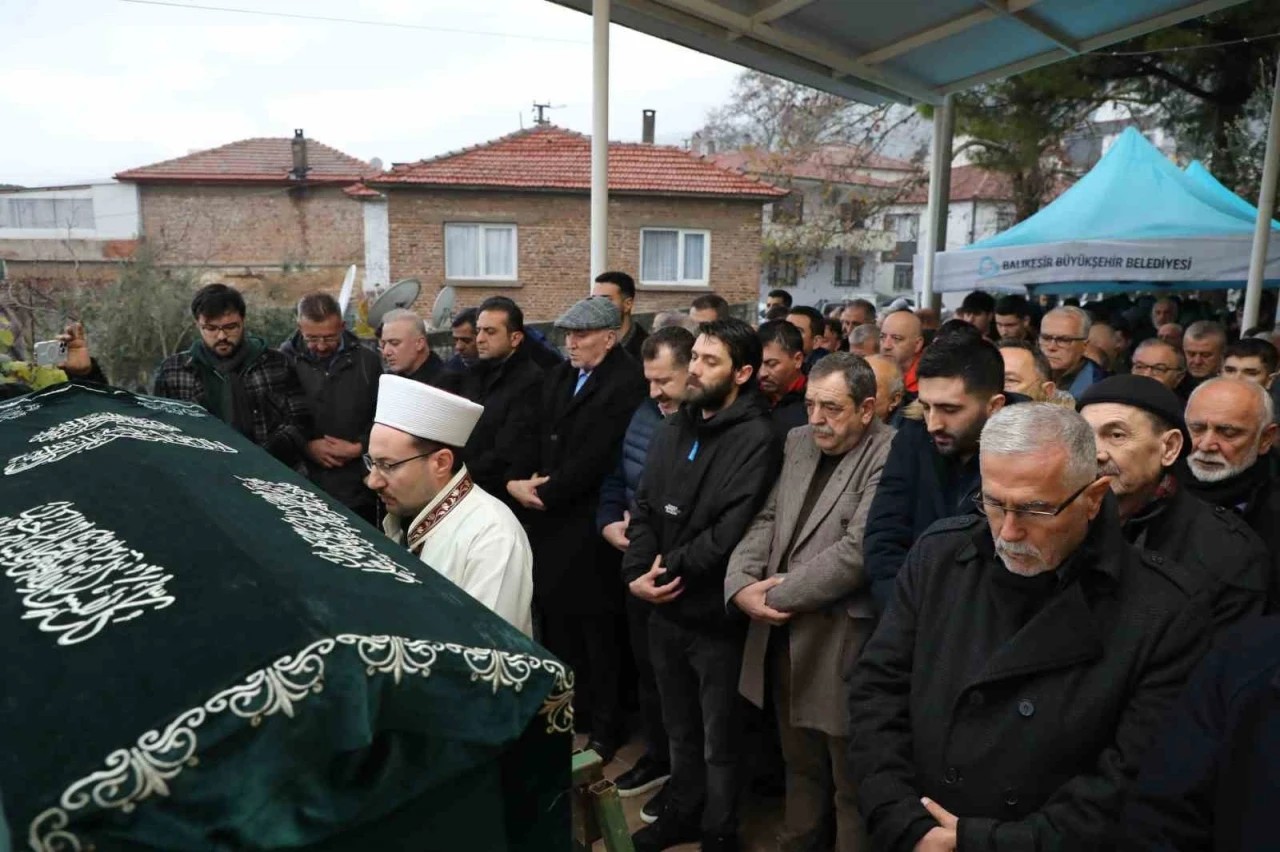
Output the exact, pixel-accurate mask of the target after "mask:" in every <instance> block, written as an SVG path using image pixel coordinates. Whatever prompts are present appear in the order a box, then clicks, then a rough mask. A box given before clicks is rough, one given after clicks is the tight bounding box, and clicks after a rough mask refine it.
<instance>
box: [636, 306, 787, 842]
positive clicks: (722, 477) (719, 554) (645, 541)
mask: <svg viewBox="0 0 1280 852" xmlns="http://www.w3.org/2000/svg"><path fill="white" fill-rule="evenodd" d="M760 359H761V345H760V340H759V338H758V337H757V336H756V331H755V329H753V328H752V327H751V326H749V325H747V324H746V323H745V322H742V321H741V320H737V319H727V320H717V321H715V322H708V323H703V324H702V326H701V327H700V329H699V334H698V338H697V340H696V342H695V343H694V345H693V356H692V360H691V361H690V363H689V386H688V390H687V392H686V395H685V403H684V405H682V406H681V408H680V410H679V411H678V412H676V413H675V414H673V415H671V417H670V418H669V419H668V420H667V422H666V423H665V424H664V425H663V427H662V428H661V429H660V430H659V431H658V434H657V435H656V436H655V438H654V440H653V444H652V445H651V446H650V448H649V455H648V458H647V459H646V461H645V468H644V476H643V478H642V479H641V481H640V487H639V489H638V490H637V492H636V498H635V511H634V513H633V514H632V517H631V525H630V526H629V527H628V528H627V538H628V539H629V540H630V544H629V545H628V547H627V551H626V554H625V555H624V556H623V564H622V570H623V576H624V577H625V579H626V580H627V582H628V583H629V584H630V590H631V594H633V595H635V596H636V597H638V598H640V599H641V600H643V601H646V602H648V603H650V604H652V605H653V607H654V610H653V615H652V616H651V617H650V620H649V650H650V653H651V655H652V659H653V669H654V674H655V676H656V678H657V683H658V694H659V695H660V697H661V701H662V718H663V721H664V723H665V724H666V728H667V738H668V740H669V742H670V752H671V779H670V780H669V781H667V783H666V786H665V787H664V788H663V790H662V793H660V794H659V795H661V796H663V797H664V803H663V805H662V808H661V811H660V812H659V815H658V820H657V822H656V823H654V824H653V825H651V826H648V827H647V828H643V829H641V830H640V831H638V832H637V833H636V834H635V836H634V838H633V841H634V843H635V848H636V850H637V852H657V850H661V849H666V848H668V847H670V846H675V845H677V844H680V843H690V842H697V841H699V840H700V841H701V842H702V848H703V849H704V850H706V851H707V852H736V850H737V849H738V838H737V833H738V803H739V792H740V789H739V788H740V785H741V783H742V780H743V778H742V776H743V767H742V763H743V761H742V759H743V743H742V730H741V726H742V721H743V719H742V710H743V707H742V704H741V702H742V699H741V697H740V696H739V695H738V671H739V669H740V667H741V665H742V647H743V637H744V633H745V624H743V620H742V618H741V616H740V615H737V614H736V613H730V612H727V611H726V609H725V604H724V581H725V572H726V569H727V567H728V563H729V556H730V554H731V553H732V552H733V548H734V546H735V545H736V544H737V543H738V542H739V541H740V540H741V539H742V536H743V534H744V533H745V532H746V530H747V527H748V525H749V524H750V523H751V520H752V518H754V517H755V514H756V511H757V510H758V509H759V508H760V506H761V504H762V503H763V502H764V500H765V497H766V496H767V495H768V493H769V489H770V488H771V487H772V485H773V483H774V481H775V480H776V479H777V476H778V471H779V468H780V467H781V463H782V446H781V442H780V441H779V440H778V437H777V434H776V432H775V431H774V428H773V425H772V423H771V421H770V417H769V403H768V401H767V400H766V399H765V398H764V395H763V394H762V393H760V391H759V390H758V384H757V373H758V372H759V369H760Z"/></svg>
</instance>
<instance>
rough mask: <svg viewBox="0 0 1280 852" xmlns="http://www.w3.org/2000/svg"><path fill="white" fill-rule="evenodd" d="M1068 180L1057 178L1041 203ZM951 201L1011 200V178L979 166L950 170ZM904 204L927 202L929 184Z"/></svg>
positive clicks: (1055, 192)
mask: <svg viewBox="0 0 1280 852" xmlns="http://www.w3.org/2000/svg"><path fill="white" fill-rule="evenodd" d="M1071 183H1072V182H1071V181H1069V180H1066V179H1060V180H1059V181H1058V183H1057V185H1056V186H1055V187H1054V188H1053V189H1052V190H1050V192H1049V195H1048V197H1047V198H1045V199H1044V201H1045V203H1046V204H1047V203H1048V202H1050V201H1052V200H1053V199H1055V198H1057V197H1058V196H1059V195H1061V194H1062V193H1064V192H1066V190H1067V187H1069V186H1071ZM951 200H952V201H1013V179H1012V178H1010V177H1009V175H1008V174H1006V173H1004V172H996V171H992V170H990V169H984V168H983V167H982V166H952V167H951ZM905 203H907V204H928V203H929V182H928V180H926V181H925V182H924V183H923V184H921V185H920V186H919V187H917V188H916V190H915V191H914V192H912V193H911V194H910V195H909V196H907V198H906V199H905Z"/></svg>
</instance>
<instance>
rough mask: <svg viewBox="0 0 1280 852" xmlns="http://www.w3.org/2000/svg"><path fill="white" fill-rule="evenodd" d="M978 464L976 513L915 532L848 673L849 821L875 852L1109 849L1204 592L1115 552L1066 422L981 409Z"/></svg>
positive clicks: (1043, 409) (1196, 626) (1204, 636)
mask: <svg viewBox="0 0 1280 852" xmlns="http://www.w3.org/2000/svg"><path fill="white" fill-rule="evenodd" d="M980 463H981V472H982V494H981V497H980V502H981V503H982V505H983V508H984V514H985V517H976V516H965V517H957V518H951V519H949V520H945V521H942V522H940V523H938V524H936V525H935V526H934V527H933V528H932V529H930V530H929V531H928V532H927V533H925V535H924V536H923V537H922V538H921V539H920V541H919V542H918V543H917V544H916V546H915V547H913V548H912V550H911V553H910V555H909V556H908V557H907V561H906V564H905V565H903V567H902V571H901V573H900V574H899V577H898V581H897V584H896V586H895V588H894V595H893V598H892V600H891V601H890V603H889V607H888V609H887V610H886V612H885V614H884V617H883V618H882V619H881V621H880V625H879V627H878V629H877V630H876V632H875V634H874V635H873V636H872V638H871V639H870V641H869V642H868V643H867V645H866V646H865V647H864V648H863V651H862V656H861V657H860V658H859V660H858V663H857V665H856V667H855V668H854V671H853V675H852V678H851V681H850V693H849V708H850V719H851V727H852V730H853V739H852V742H851V745H850V749H849V751H850V757H849V759H850V761H851V762H852V769H853V773H854V775H855V776H856V778H857V780H858V784H859V802H860V805H861V809H862V813H863V815H864V816H865V817H866V819H867V823H868V828H869V830H870V832H871V835H872V842H873V844H874V846H875V848H876V849H879V850H884V851H885V852H913V850H914V851H915V852H942V850H947V852H952V850H956V849H962V850H966V852H971V851H972V852H981V850H991V851H992V852H997V851H998V852H1003V851H1004V850H1028V852H1030V850H1044V849H1082V850H1083V849H1109V848H1112V847H1113V846H1114V845H1115V844H1116V843H1117V841H1118V840H1119V827H1120V826H1119V820H1120V807H1121V803H1122V799H1123V796H1124V794H1125V793H1126V792H1127V791H1128V789H1129V787H1130V786H1131V785H1132V783H1133V780H1134V778H1135V776H1136V775H1137V771H1138V765H1139V762H1140V761H1141V760H1142V757H1143V755H1144V753H1145V752H1146V750H1147V748H1148V746H1149V744H1150V741H1151V738H1152V737H1153V736H1154V734H1155V730H1156V728H1157V726H1158V725H1159V723H1160V721H1161V719H1162V717H1163V716H1164V715H1165V713H1166V712H1167V711H1168V709H1169V708H1170V707H1171V706H1172V705H1173V703H1174V701H1175V700H1176V699H1177V696H1178V693H1179V691H1180V690H1181V688H1182V684H1183V682H1184V680H1185V679H1186V677H1187V676H1188V674H1189V673H1190V672H1191V670H1192V669H1193V668H1194V667H1195V665H1196V663H1197V662H1198V660H1199V659H1200V657H1201V655H1202V654H1203V652H1204V650H1205V648H1206V646H1207V642H1208V634H1209V622H1208V613H1207V611H1206V607H1205V605H1204V600H1203V597H1198V596H1197V595H1196V592H1195V590H1196V587H1197V583H1195V581H1194V578H1193V577H1191V576H1190V575H1189V574H1188V573H1187V572H1186V571H1185V570H1184V569H1182V568H1181V567H1180V566H1177V565H1175V564H1174V563H1171V562H1169V561H1168V560H1166V559H1165V558H1164V557H1162V556H1160V555H1159V554H1150V553H1145V552H1143V551H1139V550H1137V549H1135V548H1132V547H1130V546H1129V545H1128V544H1126V543H1125V541H1124V539H1123V537H1122V536H1121V533H1120V526H1119V520H1118V518H1117V516H1116V514H1115V505H1114V500H1115V498H1114V497H1112V496H1111V495H1110V493H1109V491H1110V483H1109V482H1108V480H1107V478H1106V477H1102V478H1095V474H1096V470H1097V459H1096V449H1095V446H1094V439H1093V431H1092V429H1091V428H1090V427H1089V424H1088V423H1087V422H1085V420H1084V419H1083V418H1082V417H1080V415H1078V414H1076V413H1075V412H1074V411H1071V410H1070V409H1066V408H1062V407H1060V406H1055V405H1052V404H1048V403H1030V402H1029V403H1024V404H1020V405H1015V406H1009V407H1008V408H1006V409H1004V410H1002V411H1000V412H998V413H997V414H995V415H994V416H993V417H992V418H991V419H990V420H989V421H988V423H987V425H986V427H985V428H984V430H983V433H982V450H981V462H980Z"/></svg>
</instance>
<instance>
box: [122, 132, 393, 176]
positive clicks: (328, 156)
mask: <svg viewBox="0 0 1280 852" xmlns="http://www.w3.org/2000/svg"><path fill="white" fill-rule="evenodd" d="M307 164H308V165H309V166H310V169H311V170H310V171H309V172H308V173H307V181H309V182H343V183H349V182H350V181H352V180H355V179H357V178H361V177H364V176H366V175H371V174H375V173H376V172H377V170H376V169H374V168H373V167H372V166H370V165H369V164H368V163H366V162H365V161H364V160H358V159H356V158H355V157H352V156H350V155H348V154H344V153H342V152H341V151H339V150H337V149H336V148H330V147H329V146H328V145H323V144H321V143H319V142H317V141H315V140H314V139H308V140H307ZM292 169H293V140H292V139H291V138H259V139H243V140H241V141H239V142H232V143H230V144H228V145H222V146H221V147H218V148H210V149H209V150H207V151H196V152H195V153H193V154H188V155H186V156H185V157H177V158H176V159H172V160H165V161H163V162H160V163H153V164H151V165H149V166H141V167H139V168H136V169H129V170H128V171H123V172H120V173H119V174H118V175H116V179H117V180H129V181H157V182H164V183H169V182H188V181H193V182H200V183H206V182H224V183H287V182H292V181H291V179H290V177H289V172H290V171H291V170H292Z"/></svg>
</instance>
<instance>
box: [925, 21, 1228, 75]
mask: <svg viewBox="0 0 1280 852" xmlns="http://www.w3.org/2000/svg"><path fill="white" fill-rule="evenodd" d="M1239 2H1240V0H1202V2H1199V3H1192V4H1191V5H1189V6H1185V7H1183V8H1181V9H1175V10H1173V11H1172V12H1165V13H1164V14H1162V15H1157V16H1155V17H1154V18H1148V19H1146V20H1145V21H1139V22H1138V23H1136V24H1130V25H1129V26H1126V27H1121V28H1120V29H1118V30H1112V31H1111V32H1107V33H1102V34H1100V35H1096V36H1094V37H1092V38H1087V39H1084V40H1083V41H1081V42H1079V43H1078V45H1077V46H1078V47H1079V49H1080V52H1081V53H1089V52H1090V51H1094V50H1098V49H1099V48H1103V47H1107V46H1109V45H1112V44H1115V43H1116V42H1121V41H1125V40H1127V39H1131V38H1137V37H1138V36H1140V35H1146V34H1147V33H1149V32H1154V31H1155V30H1161V29H1164V28H1165V27H1172V26H1174V25H1175V24H1180V23H1182V22H1183V21H1187V20H1190V19H1191V18H1198V17H1200V16H1201V15H1211V14H1213V13H1214V12H1218V11H1221V10H1223V9H1226V8H1228V7H1230V6H1235V5H1236V4H1237V3H1239ZM1070 55H1071V54H1070V53H1068V52H1067V51H1065V50H1063V49H1062V48H1055V49H1054V50H1048V51H1045V52H1044V53H1039V54H1036V55H1035V56H1029V57H1027V58H1026V59H1022V60H1019V61H1017V62H1011V63H1009V64H1008V65H1002V66H1000V67H999V68H993V69H991V70H990V71H983V72H982V73H980V74H974V75H972V76H969V77H965V78H964V79H961V80H956V81H955V82H953V83H948V84H947V85H945V86H942V87H941V91H942V93H943V94H952V93H954V92H963V91H965V90H966V89H971V88H973V87H974V86H981V85H982V84H983V83H990V82H992V81H993V80H1001V79H1004V78H1005V77H1012V76H1013V75H1015V74H1021V73H1023V72H1025V71H1030V70H1032V69H1034V68H1041V67H1043V66H1045V65H1049V64H1051V63H1054V62H1058V61H1059V60H1062V59H1066V58H1068V57H1070Z"/></svg>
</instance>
